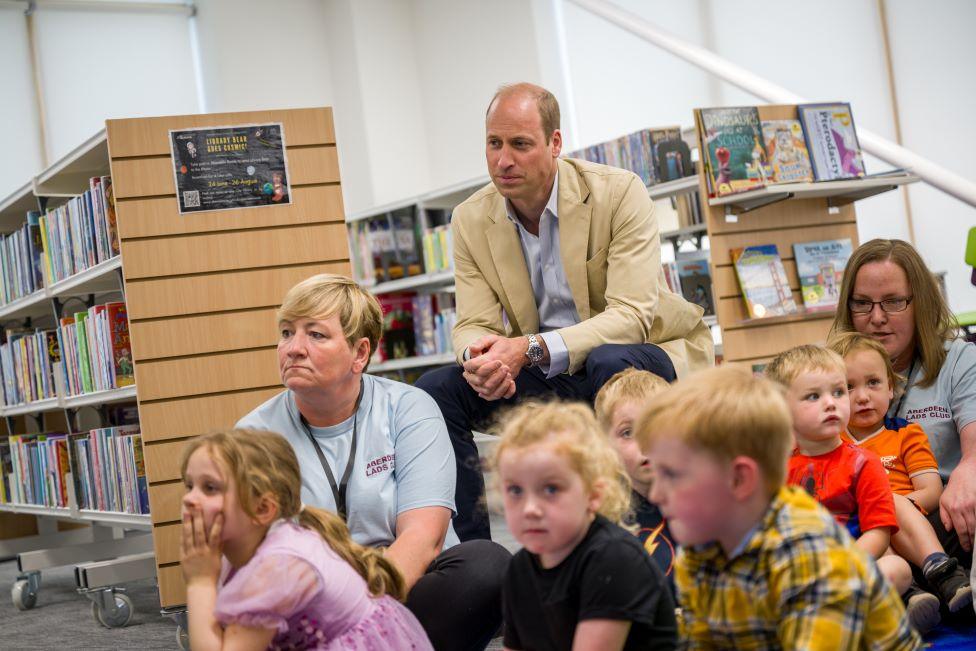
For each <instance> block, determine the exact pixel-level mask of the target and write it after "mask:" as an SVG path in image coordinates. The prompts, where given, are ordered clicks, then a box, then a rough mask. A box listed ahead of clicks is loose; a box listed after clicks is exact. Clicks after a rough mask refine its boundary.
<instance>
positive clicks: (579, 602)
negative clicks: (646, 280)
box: [494, 402, 676, 651]
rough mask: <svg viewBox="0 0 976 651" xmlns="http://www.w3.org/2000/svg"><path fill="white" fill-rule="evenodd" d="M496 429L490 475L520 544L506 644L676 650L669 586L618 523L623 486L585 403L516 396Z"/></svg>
mask: <svg viewBox="0 0 976 651" xmlns="http://www.w3.org/2000/svg"><path fill="white" fill-rule="evenodd" d="M500 434H501V441H500V442H499V443H498V446H497V448H496V450H495V456H494V466H495V470H496V478H497V479H496V481H497V482H498V484H499V487H500V488H501V490H502V491H503V496H504V505H505V521H506V523H507V524H508V528H509V530H510V531H511V532H512V534H513V535H514V536H515V538H516V540H518V541H519V542H520V543H522V545H523V549H522V550H521V551H519V552H518V553H517V554H515V556H514V557H513V558H512V562H511V565H510V566H509V569H508V573H507V575H506V577H505V584H504V588H503V604H504V619H505V648H506V649H532V650H533V651H543V650H547V649H552V650H554V651H555V650H557V649H569V648H575V649H600V650H601V651H603V650H606V651H620V650H621V649H638V648H639V649H673V648H674V647H675V644H676V638H675V631H676V624H675V617H674V602H673V601H672V599H671V593H670V591H669V590H668V589H667V588H666V587H665V585H664V583H665V582H664V577H663V576H662V575H661V571H660V570H659V569H658V567H657V565H656V564H655V563H654V561H653V560H651V558H650V556H648V555H647V553H646V552H645V551H644V549H643V547H642V546H641V544H640V542H639V541H638V540H637V538H635V537H634V536H633V535H631V534H630V533H628V532H627V531H625V530H624V529H622V528H621V527H620V526H618V524H617V523H618V522H619V521H620V520H621V518H622V517H623V516H624V514H625V513H626V512H627V511H628V509H629V507H630V495H629V493H630V489H629V484H628V482H627V478H626V475H625V474H624V471H623V468H622V466H621V465H620V461H619V460H618V459H617V455H616V454H615V452H614V451H613V449H612V448H611V447H610V445H609V442H608V441H607V438H606V436H605V435H604V433H603V432H601V431H600V428H599V426H598V425H597V422H596V419H595V418H594V417H593V412H592V411H591V410H590V408H589V407H587V406H586V405H582V404H574V403H549V404H540V403H534V402H528V403H523V404H522V405H520V406H518V407H516V408H515V409H514V410H513V411H512V412H510V414H508V416H507V417H506V418H505V419H504V421H503V422H502V426H501V432H500Z"/></svg>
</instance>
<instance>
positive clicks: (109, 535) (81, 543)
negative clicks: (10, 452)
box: [0, 131, 155, 626]
mask: <svg viewBox="0 0 976 651" xmlns="http://www.w3.org/2000/svg"><path fill="white" fill-rule="evenodd" d="M108 173H109V160H108V150H107V144H106V135H105V132H104V131H101V132H99V133H98V134H96V135H95V136H93V137H92V138H90V139H89V140H88V141H87V142H85V143H83V144H82V145H81V146H79V147H78V148H76V149H75V150H74V151H72V152H70V153H68V154H67V155H66V156H64V157H63V158H62V159H60V160H59V161H57V162H56V163H54V164H53V165H52V166H51V167H49V168H48V169H46V170H44V171H43V172H42V173H41V174H39V175H38V176H37V177H35V178H34V179H33V180H32V181H31V182H30V183H27V184H25V185H24V186H22V187H21V188H19V189H18V190H17V191H15V192H14V193H13V194H11V195H10V196H9V197H7V198H6V199H4V200H3V201H2V202H0V232H3V233H7V232H10V231H12V230H14V229H16V228H18V227H19V226H21V225H22V224H23V223H24V222H25V220H26V213H27V212H28V211H31V210H40V211H41V212H45V211H47V210H50V209H52V208H55V207H57V206H58V205H60V204H62V203H64V202H65V201H67V200H68V199H70V198H72V197H76V196H78V195H80V194H82V193H83V192H84V191H85V190H87V189H88V179H89V178H90V177H92V176H104V175H107V174H108ZM106 294H115V295H118V296H121V297H123V298H124V293H123V290H122V276H121V261H120V259H119V258H118V257H115V258H110V259H108V260H105V261H103V262H101V263H99V264H96V265H95V266H92V267H90V268H88V269H85V270H84V271H81V272H80V273H77V274H75V275H73V276H69V277H68V278H65V279H63V280H61V281H59V282H55V283H52V284H49V285H46V286H45V287H43V288H42V289H39V290H38V291H36V292H34V293H33V294H30V295H27V296H24V297H21V298H18V299H16V300H13V301H11V302H9V303H6V304H4V305H0V322H3V323H4V324H5V325H7V324H11V323H19V324H25V325H29V324H33V325H37V324H40V323H50V325H51V327H55V326H56V324H57V319H58V318H59V317H60V316H61V309H62V306H63V305H64V304H65V303H66V302H67V301H69V300H81V301H82V302H83V303H84V304H87V305H88V306H91V305H92V304H93V302H94V300H95V297H96V296H99V295H106ZM135 399H136V388H135V387H134V386H127V387H123V388H119V389H111V390H105V391H98V392H95V393H87V394H81V395H71V396H58V397H56V398H48V399H44V400H37V401H33V402H27V403H23V404H18V405H8V406H0V417H2V420H3V421H4V424H5V427H6V432H5V433H4V436H5V437H6V436H7V435H14V434H23V433H29V432H37V431H45V430H59V431H71V432H78V431H83V430H85V429H91V428H90V427H83V426H82V425H81V422H82V421H83V420H87V412H86V413H84V414H82V413H80V411H79V410H81V409H83V408H101V407H104V406H105V405H108V404H112V403H123V402H134V401H135ZM82 416H85V418H82ZM28 419H29V420H28ZM100 420H101V421H102V422H101V423H100V425H105V424H107V423H105V422H104V421H105V413H104V411H102V414H101V419H100ZM69 454H70V448H69ZM65 483H66V488H67V506H66V507H50V506H39V505H35V504H9V503H8V504H0V557H2V558H9V557H11V556H16V557H17V560H18V570H19V575H18V578H17V580H16V581H15V582H14V585H13V586H12V589H11V597H12V599H13V601H14V604H15V605H16V606H17V607H18V608H21V609H26V608H31V607H33V606H34V604H35V603H36V599H37V594H38V590H39V585H40V572H41V571H42V570H45V569H49V568H52V567H59V566H63V565H76V569H77V572H76V575H77V577H78V588H79V591H83V592H85V593H86V594H88V596H89V597H90V598H91V599H92V602H93V613H94V615H95V617H96V618H97V619H98V620H99V621H100V622H102V623H103V624H105V625H108V626H121V625H124V624H125V623H126V622H127V621H128V619H129V617H131V615H132V605H131V602H129V601H128V598H127V597H126V596H125V595H123V594H117V593H116V590H115V588H114V586H115V585H116V584H118V583H122V582H125V581H129V580H134V579H138V578H143V577H147V576H152V574H153V570H154V569H155V568H154V565H153V563H152V562H151V556H152V546H151V538H150V537H149V536H148V535H132V533H131V532H133V531H143V532H148V531H149V530H150V526H151V525H150V519H149V516H148V515H140V514H131V513H121V512H107V511H98V510H90V509H81V508H79V506H78V504H79V501H78V499H77V496H76V495H75V490H74V481H73V478H72V476H71V473H69V474H68V476H67V478H66V482H65ZM125 530H128V531H130V534H129V535H127V536H124V535H123V534H124V531H125ZM89 570H90V572H89Z"/></svg>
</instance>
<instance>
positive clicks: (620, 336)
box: [451, 159, 715, 377]
mask: <svg viewBox="0 0 976 651" xmlns="http://www.w3.org/2000/svg"><path fill="white" fill-rule="evenodd" d="M558 166H559V171H558V174H559V197H558V202H559V203H558V208H557V210H558V213H559V246H560V252H561V255H562V261H563V268H564V270H565V272H566V279H567V280H568V282H569V287H570V290H571V291H572V294H573V301H574V302H575V304H576V311H577V313H578V314H579V317H580V323H578V324H576V325H573V326H569V327H566V328H561V329H559V330H558V332H559V334H560V335H561V336H562V338H563V341H565V342H566V347H567V348H568V349H569V369H568V371H567V372H568V373H575V372H576V371H578V370H579V369H580V368H581V367H582V366H583V365H584V364H585V363H586V357H587V355H589V353H590V351H591V350H593V349H594V348H596V347H597V346H600V345H601V344H636V343H653V344H657V345H658V346H660V347H661V348H662V349H663V350H664V351H665V352H666V353H667V354H668V356H669V357H670V358H671V361H672V362H673V363H674V368H675V370H676V371H677V373H678V376H679V377H681V376H683V375H686V374H687V373H688V372H689V371H692V370H696V369H699V368H704V367H707V366H711V365H713V364H714V360H715V357H714V350H713V346H712V335H711V332H709V329H708V326H706V325H705V323H704V322H703V321H702V312H703V311H702V309H701V308H700V307H698V306H697V305H693V304H691V303H689V302H688V301H686V300H684V298H682V297H681V296H679V295H677V294H674V293H672V292H671V291H670V290H669V289H668V286H667V284H666V282H665V280H664V274H663V272H662V270H661V244H660V240H659V229H658V224H657V218H656V217H655V215H654V203H653V202H652V201H651V200H650V198H649V197H648V195H647V188H646V187H645V186H644V184H643V183H641V181H640V179H639V178H638V177H637V176H636V175H634V174H632V173H630V172H627V171H624V170H620V169H616V168H613V167H607V166H605V165H597V164H595V163H589V162H586V161H582V160H574V159H559V161H558ZM451 232H452V235H453V239H454V268H455V279H456V283H457V325H456V326H455V327H454V350H455V353H456V354H457V356H458V361H459V362H461V361H462V355H463V353H464V350H465V349H466V348H467V347H468V346H469V345H470V344H471V343H472V342H474V341H475V340H476V339H478V338H479V337H481V336H483V335H486V334H500V335H503V336H508V337H518V336H522V335H526V334H532V333H537V332H538V331H539V312H538V309H537V306H536V302H535V297H534V295H533V293H532V284H531V282H530V280H529V272H528V268H527V267H526V264H525V258H524V256H523V254H522V247H521V244H520V242H519V236H518V230H517V227H516V226H515V224H513V223H512V222H511V221H510V220H509V219H508V217H507V216H506V212H505V199H504V198H503V197H502V196H501V195H500V194H499V193H498V191H497V189H496V188H495V186H494V185H493V184H491V183H489V184H488V185H486V186H485V187H483V188H481V189H480V190H478V191H477V192H476V193H475V194H474V195H472V196H471V197H470V198H469V199H468V200H467V201H465V202H464V203H462V204H461V205H459V206H458V207H457V208H455V209H454V216H453V218H452V220H451ZM503 314H504V315H505V316H507V319H506V318H505V317H503Z"/></svg>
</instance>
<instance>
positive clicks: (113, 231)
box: [101, 176, 121, 256]
mask: <svg viewBox="0 0 976 651" xmlns="http://www.w3.org/2000/svg"><path fill="white" fill-rule="evenodd" d="M101 186H102V200H103V201H104V202H105V223H106V227H107V230H108V244H109V248H110V250H111V254H112V256H116V255H118V254H119V251H120V250H121V249H120V248H119V226H118V217H116V214H115V190H114V188H113V187H112V177H111V176H103V177H102V183H101Z"/></svg>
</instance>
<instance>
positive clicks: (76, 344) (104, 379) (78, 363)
mask: <svg viewBox="0 0 976 651" xmlns="http://www.w3.org/2000/svg"><path fill="white" fill-rule="evenodd" d="M56 343H57V348H58V350H59V352H60V356H59V359H54V358H53V357H52V358H51V367H52V369H53V371H54V373H55V381H54V384H55V385H56V386H57V385H62V386H63V387H64V390H63V392H62V393H60V394H58V395H63V396H74V395H80V394H85V393H92V392H95V391H108V390H110V389H120V388H122V387H126V386H130V385H132V384H134V383H135V377H134V375H133V364H132V349H131V345H130V343H129V321H128V318H127V315H126V308H125V303H122V302H118V301H116V302H111V303H105V304H100V305H93V306H92V307H90V308H88V311H86V312H76V313H75V314H74V315H71V316H65V317H62V318H61V320H60V321H59V323H58V330H57V337H56ZM58 376H60V377H58Z"/></svg>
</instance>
